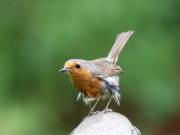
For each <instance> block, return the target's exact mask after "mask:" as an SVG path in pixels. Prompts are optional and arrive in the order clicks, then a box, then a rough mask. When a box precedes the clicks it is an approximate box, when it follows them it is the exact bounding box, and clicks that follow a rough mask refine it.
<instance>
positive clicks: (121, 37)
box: [107, 31, 134, 63]
mask: <svg viewBox="0 0 180 135" xmlns="http://www.w3.org/2000/svg"><path fill="white" fill-rule="evenodd" d="M133 33H134V31H128V32H122V33H120V34H118V35H117V38H116V41H115V43H114V45H113V47H112V48H111V51H110V52H109V54H108V56H107V58H109V59H112V60H113V63H116V62H117V60H118V56H119V54H120V53H121V51H122V49H123V47H124V45H125V44H126V42H127V41H128V39H129V38H130V36H131V35H132V34H133Z"/></svg>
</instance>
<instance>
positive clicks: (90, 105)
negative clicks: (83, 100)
mask: <svg viewBox="0 0 180 135" xmlns="http://www.w3.org/2000/svg"><path fill="white" fill-rule="evenodd" d="M91 107H92V101H91V102H90V103H89V111H90V110H91Z"/></svg>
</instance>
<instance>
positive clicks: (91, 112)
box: [88, 111, 99, 116]
mask: <svg viewBox="0 0 180 135" xmlns="http://www.w3.org/2000/svg"><path fill="white" fill-rule="evenodd" d="M97 113H99V111H96V112H93V111H90V112H89V114H88V116H92V115H95V114H97Z"/></svg>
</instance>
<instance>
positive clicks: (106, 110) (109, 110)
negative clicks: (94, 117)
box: [102, 109, 113, 113]
mask: <svg viewBox="0 0 180 135" xmlns="http://www.w3.org/2000/svg"><path fill="white" fill-rule="evenodd" d="M112 111H113V110H112V109H104V110H103V111H102V112H103V113H108V112H112Z"/></svg>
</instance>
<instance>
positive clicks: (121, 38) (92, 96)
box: [59, 31, 133, 113]
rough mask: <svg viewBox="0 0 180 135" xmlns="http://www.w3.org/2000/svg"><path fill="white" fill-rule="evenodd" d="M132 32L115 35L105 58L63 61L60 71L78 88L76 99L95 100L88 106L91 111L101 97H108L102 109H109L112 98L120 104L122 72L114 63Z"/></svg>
mask: <svg viewBox="0 0 180 135" xmlns="http://www.w3.org/2000/svg"><path fill="white" fill-rule="evenodd" d="M132 34H133V31H128V32H122V33H120V34H118V35H117V38H116V40H115V43H114V45H113V47H112V48H111V50H110V52H109V54H108V56H107V57H105V58H99V59H95V60H90V61H89V60H83V59H70V60H68V61H66V62H65V64H64V67H63V68H62V69H60V70H59V71H60V72H67V73H68V75H69V77H70V80H71V82H72V84H73V85H74V86H75V87H76V88H77V89H78V90H79V94H78V97H77V99H80V97H81V96H82V97H83V101H84V102H85V104H90V105H91V102H92V101H96V102H95V104H94V105H93V107H90V113H92V112H93V111H94V109H95V107H96V105H97V104H98V102H99V101H100V99H101V98H103V99H106V98H109V101H108V103H107V105H106V107H105V109H104V111H107V110H109V109H108V107H109V104H110V102H111V100H112V99H114V100H115V102H116V103H117V105H120V98H121V93H120V88H119V76H118V75H119V74H120V73H122V72H123V70H122V69H121V67H120V66H118V65H116V63H117V60H118V56H119V54H120V53H121V51H122V49H123V47H124V45H125V44H126V42H127V41H128V39H129V38H130V36H131V35H132Z"/></svg>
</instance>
